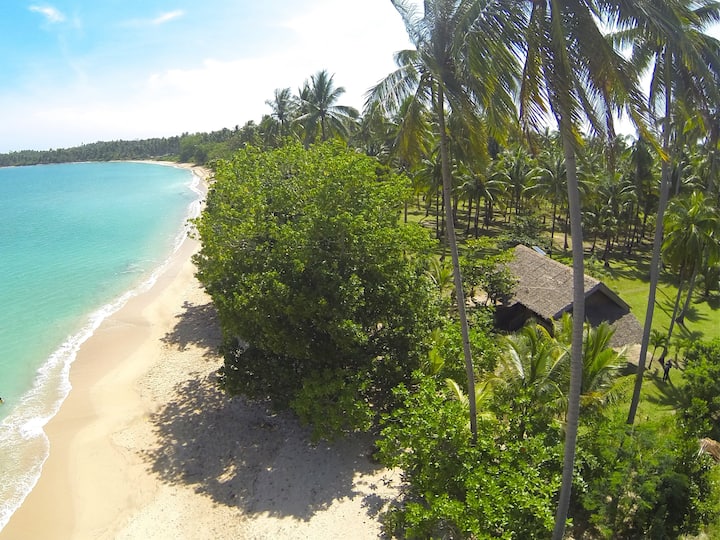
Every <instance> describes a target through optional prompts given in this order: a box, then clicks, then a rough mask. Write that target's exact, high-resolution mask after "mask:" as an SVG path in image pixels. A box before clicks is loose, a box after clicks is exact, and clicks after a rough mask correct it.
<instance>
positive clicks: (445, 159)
mask: <svg viewBox="0 0 720 540" xmlns="http://www.w3.org/2000/svg"><path fill="white" fill-rule="evenodd" d="M444 99H445V97H444V94H443V91H442V88H441V89H440V90H439V91H438V96H437V112H438V122H439V129H440V159H441V164H442V181H443V202H444V203H445V216H446V222H447V225H446V227H445V234H446V237H447V241H448V246H449V247H450V254H451V256H452V263H453V275H454V278H455V296H456V301H457V307H458V317H459V319H460V330H461V332H462V340H463V354H464V356H465V371H466V372H467V379H468V399H469V401H470V431H471V432H472V440H473V444H475V442H477V408H476V403H475V370H474V368H473V362H472V354H471V352H470V330H469V328H468V321H467V313H466V311H465V292H464V290H463V280H462V273H461V272H460V256H459V254H458V247H457V239H456V237H455V226H454V222H453V205H452V176H451V175H450V158H449V156H448V140H447V132H446V131H445V108H444V106H443V102H444Z"/></svg>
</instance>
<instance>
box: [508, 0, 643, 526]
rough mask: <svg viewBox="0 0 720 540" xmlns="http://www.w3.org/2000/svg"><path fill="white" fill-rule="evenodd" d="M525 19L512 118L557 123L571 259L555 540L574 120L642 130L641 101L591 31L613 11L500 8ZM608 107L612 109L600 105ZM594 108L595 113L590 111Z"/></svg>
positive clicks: (568, 462)
mask: <svg viewBox="0 0 720 540" xmlns="http://www.w3.org/2000/svg"><path fill="white" fill-rule="evenodd" d="M505 4H511V5H512V6H517V7H519V8H521V9H522V10H523V12H524V14H525V17H524V19H522V20H521V21H520V27H519V28H518V29H517V32H516V35H517V41H516V43H515V45H516V47H517V50H518V51H519V54H520V56H521V59H522V61H523V63H524V68H523V76H522V86H521V88H520V107H521V110H520V117H521V123H522V125H523V128H524V129H525V130H526V131H529V130H538V128H540V126H541V125H542V124H543V122H544V121H545V119H546V114H547V113H548V111H549V112H550V113H551V114H552V116H553V117H554V119H555V120H556V122H557V126H558V130H559V132H560V136H561V139H562V146H563V153H564V157H565V167H566V171H567V183H568V201H569V210H570V230H571V236H572V257H573V331H572V345H571V377H570V391H569V395H568V416H567V430H566V435H565V453H564V459H563V475H562V486H561V489H560V498H559V502H558V509H557V514H556V521H555V529H554V531H553V538H555V539H557V540H559V539H561V538H562V536H563V534H564V531H565V521H566V517H567V511H568V507H569V503H570V491H571V488H572V472H573V462H574V458H575V441H576V438H577V428H578V421H579V412H580V394H581V391H582V366H583V363H582V345H583V319H584V313H585V294H584V261H583V255H584V250H583V243H582V242H583V235H582V217H581V208H580V190H579V187H578V176H577V161H576V150H577V148H578V145H579V144H580V138H579V129H580V120H581V118H584V119H585V120H587V122H588V124H589V126H590V128H591V129H592V130H593V131H595V132H597V133H605V132H606V130H607V128H608V123H607V118H608V115H607V111H608V110H609V109H610V108H612V107H618V108H619V107H628V108H629V112H630V114H631V117H632V118H633V119H634V120H635V121H636V122H638V123H642V116H641V111H642V107H643V101H644V100H643V98H642V94H641V93H640V91H639V90H638V88H637V77H636V76H635V73H634V71H633V69H632V68H631V66H630V65H629V64H628V63H627V62H626V61H625V60H624V59H623V58H622V57H621V56H620V54H618V52H617V51H616V50H615V49H613V47H612V46H611V44H610V43H609V42H608V41H607V40H606V39H605V37H604V35H603V33H602V32H601V30H600V28H599V26H598V16H603V15H605V16H607V17H608V19H609V20H614V18H615V17H616V15H617V12H618V9H619V7H618V6H617V5H614V3H613V2H596V1H593V0H573V1H569V2H557V1H556V0H533V1H530V0H527V1H524V2H519V1H518V2H511V3H508V2H505ZM603 98H605V99H606V100H609V99H613V100H615V101H614V102H613V103H608V102H607V101H605V102H603ZM595 105H601V107H595Z"/></svg>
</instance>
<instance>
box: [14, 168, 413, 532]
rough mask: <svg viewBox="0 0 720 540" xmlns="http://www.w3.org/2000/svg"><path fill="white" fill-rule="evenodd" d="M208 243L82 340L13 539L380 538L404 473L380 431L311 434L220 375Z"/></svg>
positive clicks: (181, 253)
mask: <svg viewBox="0 0 720 540" xmlns="http://www.w3.org/2000/svg"><path fill="white" fill-rule="evenodd" d="M153 163H156V164H158V162H153ZM168 165H172V166H178V164H177V163H168ZM185 168H192V167H188V166H185ZM193 170H194V171H195V169H193ZM205 172H207V171H205ZM195 174H198V172H195ZM203 184H204V186H205V187H207V176H205V177H204V182H203ZM198 248H199V242H198V240H196V239H193V238H190V237H186V238H185V240H184V242H183V243H182V244H181V245H180V247H179V249H177V250H176V251H175V253H173V254H172V256H171V257H170V259H169V261H168V262H167V263H166V264H165V266H164V267H163V268H162V271H161V273H160V274H159V275H158V276H157V279H156V280H155V282H154V283H152V284H151V286H150V287H149V288H147V289H142V290H139V291H138V293H137V294H136V295H134V296H132V297H131V298H129V300H128V301H127V302H126V303H125V305H124V306H123V307H122V308H120V309H119V310H118V311H116V312H115V313H113V314H112V315H110V316H109V317H107V318H106V319H105V320H104V321H103V322H102V323H101V325H100V326H99V327H98V328H97V329H96V331H95V333H94V334H93V335H92V336H90V337H89V338H88V339H87V340H86V341H85V342H84V343H83V344H82V346H81V347H80V349H79V351H78V353H77V356H76V358H75V361H74V362H73V364H72V367H71V372H70V381H71V384H72V387H73V388H72V390H71V391H70V393H69V395H68V396H67V398H66V399H65V401H64V403H63V404H62V406H61V408H60V411H59V412H58V413H57V414H56V415H55V416H54V417H53V418H52V419H51V420H50V421H49V422H48V423H47V425H46V426H45V431H46V433H47V436H48V438H49V440H50V456H49V457H48V459H47V461H46V462H45V464H44V466H43V470H42V473H41V475H40V479H39V480H38V482H37V484H36V486H35V488H34V489H33V490H32V491H31V492H30V494H29V495H28V496H27V498H26V499H25V501H24V502H23V504H22V505H21V506H20V507H19V508H18V509H17V510H16V511H15V513H14V514H13V516H12V517H11V518H10V520H9V522H8V524H7V525H6V526H5V528H3V529H2V530H1V531H0V540H5V539H19V538H53V539H63V538H82V539H85V538H88V539H89V538H92V539H96V538H108V539H109V538H113V539H115V538H126V539H134V538H144V539H145V538H149V539H152V538H158V539H160V538H172V537H178V538H184V539H192V538H197V539H204V538H217V539H223V538H228V539H229V538H238V537H240V538H258V539H261V538H269V537H282V538H336V537H337V536H338V535H341V534H347V533H348V532H349V531H353V537H354V538H377V537H378V535H379V533H380V526H379V524H378V521H377V515H378V513H379V512H380V511H381V509H382V508H384V506H385V505H386V504H387V502H388V501H390V500H391V499H393V498H394V497H395V495H396V493H397V486H398V485H399V480H398V475H397V473H394V472H392V471H386V470H384V469H382V468H380V467H379V466H377V465H375V464H373V463H372V462H371V461H370V460H369V459H368V455H369V448H370V444H369V443H370V441H368V440H367V439H365V438H362V437H361V438H356V439H351V440H348V441H343V442H342V443H340V444H337V445H334V446H332V447H330V446H328V445H318V446H313V445H310V444H309V442H308V440H309V439H308V437H307V432H306V430H304V429H303V428H301V427H300V426H299V425H298V424H297V422H296V421H295V420H294V419H293V418H292V417H291V416H289V415H282V414H279V415H276V414H272V413H270V412H269V411H268V410H267V409H266V407H265V406H264V405H263V404H257V403H248V402H246V401H245V400H242V399H240V398H233V399H230V398H228V397H227V396H225V395H223V394H222V393H221V392H220V391H219V389H218V388H217V385H216V383H215V373H216V371H217V369H218V368H219V367H220V366H221V365H222V358H221V357H219V356H218V354H217V347H218V345H219V344H220V334H219V329H218V324H217V320H216V317H215V314H214V311H213V309H212V305H211V303H210V300H209V298H208V296H207V295H206V293H205V292H204V291H203V290H202V288H201V287H200V284H199V283H198V282H197V279H196V278H195V275H194V272H195V268H194V265H193V264H192V261H191V257H192V255H193V254H194V253H195V252H196V251H197V249H198Z"/></svg>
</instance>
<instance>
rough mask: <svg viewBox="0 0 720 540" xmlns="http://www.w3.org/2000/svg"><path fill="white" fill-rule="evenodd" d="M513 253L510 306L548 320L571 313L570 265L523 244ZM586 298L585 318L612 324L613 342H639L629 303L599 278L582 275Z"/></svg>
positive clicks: (571, 272) (640, 331) (640, 330)
mask: <svg viewBox="0 0 720 540" xmlns="http://www.w3.org/2000/svg"><path fill="white" fill-rule="evenodd" d="M514 255H515V256H514V257H513V260H512V261H511V262H510V263H508V268H509V269H510V271H511V272H512V274H513V276H514V277H515V279H516V280H517V285H516V287H515V292H514V296H513V298H512V300H511V301H510V304H509V305H510V307H512V306H513V305H517V304H521V305H522V306H524V307H525V308H526V309H528V310H530V311H532V312H533V313H534V314H535V315H537V316H538V317H540V318H542V319H545V320H548V321H550V320H554V319H558V318H560V317H561V316H562V314H563V313H565V312H572V301H573V298H572V296H573V283H572V281H573V271H572V268H570V267H569V266H566V265H564V264H562V263H560V262H558V261H555V260H553V259H551V258H550V257H548V256H546V255H544V254H542V253H540V252H538V251H536V250H534V249H531V248H529V247H527V246H523V245H518V246H516V247H515V254H514ZM585 299H586V306H585V318H586V319H587V320H588V321H589V322H590V323H591V324H593V325H597V324H600V323H601V322H602V321H607V322H609V323H610V324H611V325H612V326H613V327H615V336H614V337H613V342H614V343H615V344H619V345H625V344H629V343H639V342H640V337H641V336H642V327H641V326H640V323H639V322H638V321H637V319H636V318H635V316H634V315H632V313H630V306H628V304H627V303H625V302H624V301H623V300H622V299H621V298H620V297H619V296H618V295H617V294H616V293H614V292H613V291H612V290H610V289H609V288H608V287H607V285H605V284H604V283H603V282H602V281H600V280H598V279H595V278H594V277H591V276H588V275H585Z"/></svg>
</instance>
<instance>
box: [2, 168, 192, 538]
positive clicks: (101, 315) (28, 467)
mask: <svg viewBox="0 0 720 540" xmlns="http://www.w3.org/2000/svg"><path fill="white" fill-rule="evenodd" d="M201 180H202V179H201V178H200V177H199V176H197V175H196V174H195V173H194V172H193V174H192V181H191V183H190V185H189V188H190V189H191V190H192V191H193V192H194V193H196V194H197V195H198V198H197V199H196V200H194V201H193V202H192V203H191V204H190V205H189V206H188V209H187V215H186V219H185V220H184V222H183V226H182V227H181V229H180V231H179V232H178V234H177V236H176V238H175V241H174V245H173V250H172V253H171V255H170V256H168V257H167V259H165V261H163V263H162V264H160V265H159V266H158V267H157V268H155V269H154V270H153V272H152V273H151V274H150V276H149V277H147V278H146V279H145V280H144V281H142V282H141V283H140V284H139V285H137V286H135V287H134V288H133V289H131V290H129V291H127V292H125V293H124V294H122V295H121V296H120V297H118V298H116V299H114V300H113V301H111V302H110V303H108V304H106V305H104V306H103V307H101V308H100V309H98V310H97V311H95V312H93V313H92V314H91V315H90V316H89V317H88V319H87V321H86V323H85V325H84V326H83V327H82V328H81V330H80V331H79V332H77V333H76V334H74V335H72V336H70V337H69V338H68V339H67V340H66V341H65V342H64V343H63V344H62V345H61V346H60V347H59V348H58V349H57V350H56V351H55V352H53V354H51V355H50V357H49V358H48V359H47V361H46V362H45V363H44V364H43V365H42V366H41V367H40V368H39V369H38V370H37V372H36V377H35V380H34V383H33V386H32V388H31V389H30V390H29V391H28V392H27V393H26V394H25V395H23V396H22V397H21V399H20V400H19V402H18V403H17V404H15V405H14V406H13V408H12V410H11V412H10V414H9V415H8V416H6V417H5V418H4V419H3V420H2V422H0V467H2V473H3V478H4V479H12V480H11V481H3V482H0V531H2V529H3V528H4V527H5V525H7V523H8V522H9V521H10V518H11V517H12V515H13V513H14V512H15V511H16V510H17V509H18V508H19V507H20V506H21V505H22V503H23V501H24V500H25V499H26V498H27V496H28V495H29V493H30V492H31V491H32V489H33V488H34V487H35V485H36V484H37V482H38V480H39V478H40V474H41V472H42V467H43V465H44V463H45V461H46V460H47V458H48V456H49V455H50V443H49V440H48V438H47V435H46V434H45V431H44V427H45V426H46V425H47V423H48V422H49V421H50V420H51V419H52V418H53V417H54V416H55V415H56V414H57V412H58V411H59V410H60V407H61V405H62V403H63V402H64V401H65V398H67V396H68V394H69V393H70V390H71V389H72V385H71V383H70V367H71V365H72V363H73V362H74V361H75V358H76V357H77V353H78V351H79V350H80V347H81V345H82V344H83V343H85V341H87V340H88V339H89V338H90V337H91V336H92V335H93V334H94V333H95V331H96V330H97V329H98V327H99V326H100V325H101V324H102V322H103V321H104V320H106V319H107V318H108V317H110V316H111V315H113V314H114V313H116V312H117V311H119V310H120V309H121V308H122V307H123V306H124V305H125V304H126V303H127V302H128V301H129V300H130V299H131V298H133V297H134V296H137V295H138V294H141V293H143V292H146V291H148V290H149V289H151V288H152V286H153V285H154V284H155V283H156V282H157V280H158V278H159V277H160V276H161V275H162V274H163V273H164V272H165V271H166V270H167V268H168V266H169V264H170V262H171V260H172V257H173V255H175V254H176V253H177V251H178V250H179V249H180V248H181V247H182V245H183V242H184V241H185V240H186V239H187V237H188V235H189V234H190V231H191V230H192V223H191V219H193V218H196V217H198V216H199V215H200V212H201V209H202V201H201V197H202V195H203V190H202V189H201ZM5 406H9V404H6V405H5Z"/></svg>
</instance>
